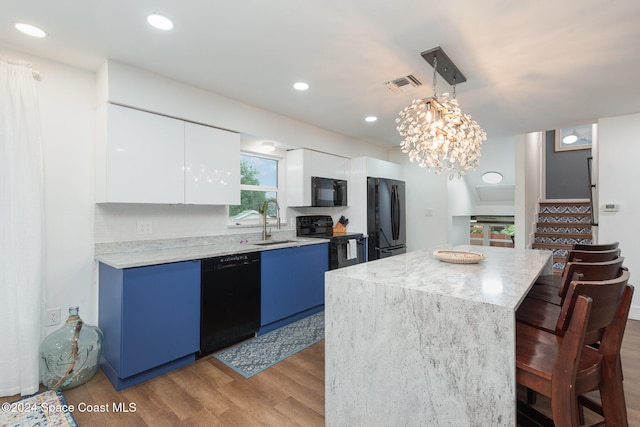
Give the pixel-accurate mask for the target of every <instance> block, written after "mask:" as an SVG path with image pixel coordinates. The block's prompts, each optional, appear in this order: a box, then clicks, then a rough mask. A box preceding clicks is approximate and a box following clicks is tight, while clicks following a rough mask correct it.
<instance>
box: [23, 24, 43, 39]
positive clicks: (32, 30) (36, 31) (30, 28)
mask: <svg viewBox="0 0 640 427" xmlns="http://www.w3.org/2000/svg"><path fill="white" fill-rule="evenodd" d="M15 27H16V30H18V31H20V32H22V33H24V34H26V35H29V36H31V37H38V38H42V37H47V33H45V32H44V31H43V30H42V29H40V28H38V27H36V26H35V25H30V24H25V23H22V22H17V23H16V24H15Z"/></svg>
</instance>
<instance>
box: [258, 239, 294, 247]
mask: <svg viewBox="0 0 640 427" xmlns="http://www.w3.org/2000/svg"><path fill="white" fill-rule="evenodd" d="M285 243H296V240H262V241H259V242H252V244H254V245H258V246H271V245H283V244H285Z"/></svg>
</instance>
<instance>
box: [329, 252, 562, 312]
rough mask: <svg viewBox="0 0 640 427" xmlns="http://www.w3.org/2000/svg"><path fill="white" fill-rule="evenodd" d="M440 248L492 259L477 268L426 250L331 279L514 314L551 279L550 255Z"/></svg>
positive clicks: (340, 272) (349, 269) (348, 270)
mask: <svg viewBox="0 0 640 427" xmlns="http://www.w3.org/2000/svg"><path fill="white" fill-rule="evenodd" d="M438 249H455V250H463V251H471V252H480V253H482V254H484V255H485V257H486V259H484V260H482V261H480V262H479V263H477V264H453V263H447V262H443V261H440V260H439V259H437V258H436V257H435V256H434V255H433V252H434V250H435V249H433V250H420V251H414V252H408V253H406V254H403V255H398V256H394V257H390V258H383V259H380V260H376V261H374V262H368V263H364V264H358V265H354V266H351V267H346V268H341V269H338V270H332V271H330V272H329V274H330V275H336V276H341V277H344V278H345V279H347V278H348V279H356V280H359V281H362V282H364V283H372V284H374V283H378V284H380V285H382V286H394V287H403V288H407V289H412V290H415V291H422V292H427V293H432V294H438V295H442V296H448V297H453V298H459V299H462V300H470V301H475V302H481V303H487V304H493V305H498V306H504V307H509V308H511V309H513V310H515V309H516V308H517V307H518V305H519V304H520V302H521V299H522V298H523V296H524V295H525V294H526V293H527V290H528V288H529V287H530V286H531V285H532V283H533V282H532V279H533V280H535V278H536V277H537V276H538V274H539V273H540V271H542V274H551V260H552V257H551V252H549V251H542V250H534V249H512V248H507V249H505V248H497V247H488V246H472V245H461V246H456V247H455V248H451V247H448V248H438Z"/></svg>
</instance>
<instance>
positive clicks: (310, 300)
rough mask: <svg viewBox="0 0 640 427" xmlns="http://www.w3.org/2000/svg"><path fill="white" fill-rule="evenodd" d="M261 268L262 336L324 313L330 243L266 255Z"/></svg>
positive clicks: (265, 253) (272, 251)
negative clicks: (325, 282) (302, 319)
mask: <svg viewBox="0 0 640 427" xmlns="http://www.w3.org/2000/svg"><path fill="white" fill-rule="evenodd" d="M260 265H261V300H262V301H261V311H260V313H261V314H260V330H259V331H258V334H259V335H260V334H263V333H265V332H269V331H271V330H273V329H277V328H279V327H281V326H284V325H286V324H288V323H291V322H293V321H295V320H298V319H300V318H302V317H305V316H308V315H310V314H313V313H314V312H317V311H320V310H322V308H323V307H324V273H325V272H326V271H327V269H328V265H329V248H328V243H322V244H316V245H307V246H299V247H295V248H285V249H275V250H268V251H264V252H262V259H261V264H260Z"/></svg>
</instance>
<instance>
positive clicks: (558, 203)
mask: <svg viewBox="0 0 640 427" xmlns="http://www.w3.org/2000/svg"><path fill="white" fill-rule="evenodd" d="M539 205H540V206H589V205H590V203H589V199H575V200H560V199H556V200H541V201H540V203H539Z"/></svg>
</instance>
